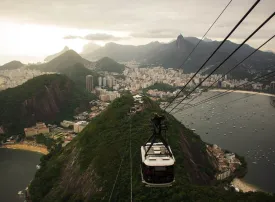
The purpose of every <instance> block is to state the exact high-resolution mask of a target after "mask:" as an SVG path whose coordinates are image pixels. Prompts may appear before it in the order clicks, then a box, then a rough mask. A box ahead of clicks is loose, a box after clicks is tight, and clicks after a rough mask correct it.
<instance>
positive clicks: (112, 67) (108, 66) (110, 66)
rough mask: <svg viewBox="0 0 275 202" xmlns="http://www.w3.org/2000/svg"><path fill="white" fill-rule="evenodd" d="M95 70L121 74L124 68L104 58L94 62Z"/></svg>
mask: <svg viewBox="0 0 275 202" xmlns="http://www.w3.org/2000/svg"><path fill="white" fill-rule="evenodd" d="M95 67H96V68H95V70H97V71H108V72H116V73H120V74H121V73H123V71H124V69H125V66H124V65H122V64H119V63H117V62H116V61H114V60H113V59H111V58H108V57H104V58H101V59H100V60H98V61H97V62H96V65H95Z"/></svg>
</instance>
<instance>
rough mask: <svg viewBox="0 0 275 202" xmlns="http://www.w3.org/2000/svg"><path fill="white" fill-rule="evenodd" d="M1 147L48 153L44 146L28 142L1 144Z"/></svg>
mask: <svg viewBox="0 0 275 202" xmlns="http://www.w3.org/2000/svg"><path fill="white" fill-rule="evenodd" d="M1 147H2V148H8V149H20V150H26V151H32V152H38V153H41V154H45V155H46V154H48V153H49V152H48V150H47V148H46V147H40V146H33V145H28V144H10V145H2V146H1Z"/></svg>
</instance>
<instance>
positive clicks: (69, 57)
mask: <svg viewBox="0 0 275 202" xmlns="http://www.w3.org/2000/svg"><path fill="white" fill-rule="evenodd" d="M75 64H78V65H77V66H78V67H80V65H79V64H81V68H84V67H87V68H90V69H93V70H96V71H109V72H117V73H122V72H123V70H124V68H125V66H124V65H122V64H119V63H117V62H116V61H114V60H113V59H111V58H108V57H104V58H101V59H100V60H98V61H96V62H91V61H89V60H86V59H84V58H83V57H81V56H80V55H79V54H78V53H77V52H75V51H74V50H68V51H66V52H64V53H62V54H61V55H59V56H57V57H55V58H53V59H52V60H51V61H49V62H47V63H44V64H39V65H30V66H29V68H35V69H40V70H42V71H47V72H60V73H65V74H66V71H67V70H68V68H69V67H73V66H75Z"/></svg>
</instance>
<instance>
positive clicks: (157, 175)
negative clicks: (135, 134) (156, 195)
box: [141, 115, 175, 187]
mask: <svg viewBox="0 0 275 202" xmlns="http://www.w3.org/2000/svg"><path fill="white" fill-rule="evenodd" d="M164 119H165V118H164V116H158V115H155V117H154V118H153V119H151V121H152V125H153V135H152V136H151V137H150V138H149V139H148V141H147V142H146V143H145V145H143V146H141V160H142V162H141V177H142V182H143V183H144V184H145V185H146V186H148V187H168V186H172V184H173V182H174V181H175V177H174V165H175V158H174V156H173V153H172V150H171V148H170V146H169V145H168V143H167V141H166V139H165V138H164V137H163V136H162V134H161V132H162V130H166V126H165V125H164V124H163V121H164Z"/></svg>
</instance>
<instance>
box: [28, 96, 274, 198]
mask: <svg viewBox="0 0 275 202" xmlns="http://www.w3.org/2000/svg"><path fill="white" fill-rule="evenodd" d="M133 104H134V101H133V98H132V96H131V95H125V96H122V97H121V98H118V99H116V100H115V101H114V102H113V103H112V104H111V105H109V106H108V108H107V110H105V111H104V112H102V113H101V114H100V115H99V116H98V117H96V118H95V119H94V120H93V121H91V122H90V123H89V125H88V126H87V127H86V128H85V129H84V130H83V131H82V132H81V133H80V134H79V135H78V136H77V137H76V138H75V139H74V140H73V141H72V142H71V143H70V144H68V145H67V146H66V147H64V148H62V149H61V148H59V149H56V150H52V151H51V152H50V153H49V154H48V155H46V156H43V157H42V158H41V169H39V170H38V171H37V172H36V175H35V178H34V179H33V180H32V182H31V184H30V187H29V190H30V195H31V200H32V201H33V202H48V201H53V202H63V201H64V202H65V201H66V202H75V201H78V202H86V201H87V202H93V201H130V187H131V185H130V179H131V177H130V156H129V149H130V147H129V145H130V140H131V151H132V168H133V170H132V182H133V201H136V202H138V201H160V202H162V201H163V202H167V201H169V202H178V201H274V199H275V198H274V196H271V195H267V194H265V193H238V192H231V191H225V190H224V188H223V186H221V187H218V186H211V185H210V184H211V182H212V179H213V175H214V170H213V167H212V164H211V163H210V159H209V156H208V154H207V152H206V146H205V143H204V142H203V141H202V140H201V139H200V137H199V136H198V135H196V134H194V133H193V132H192V131H191V130H189V129H187V128H185V127H184V126H183V125H182V124H181V123H180V122H179V121H177V120H176V119H175V118H174V117H172V116H171V115H169V114H167V113H166V114H165V115H166V116H167V118H168V121H169V125H168V131H167V136H168V140H169V144H170V145H171V148H172V150H173V153H174V156H175V158H176V164H175V179H176V182H175V184H174V185H173V186H172V187H169V188H148V187H145V186H144V185H143V184H142V183H141V176H140V161H141V160H140V158H141V157H140V146H141V145H142V144H144V143H145V141H146V140H147V139H148V137H149V136H150V135H151V128H150V126H149V123H148V122H149V119H150V117H151V116H152V113H153V112H158V113H161V109H160V108H159V107H158V106H157V105H156V104H155V103H154V102H152V101H151V100H150V99H148V98H145V100H144V109H143V111H141V112H139V113H136V114H134V115H133V116H132V117H129V116H128V115H127V114H128V112H129V110H130V108H131V107H132V106H133ZM130 138H131V139H130ZM120 166H121V167H120ZM120 168H121V169H120ZM119 169H120V173H119V175H117V173H118V170H119ZM115 181H116V186H114V182H115ZM111 193H112V197H111V198H110V196H111Z"/></svg>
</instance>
